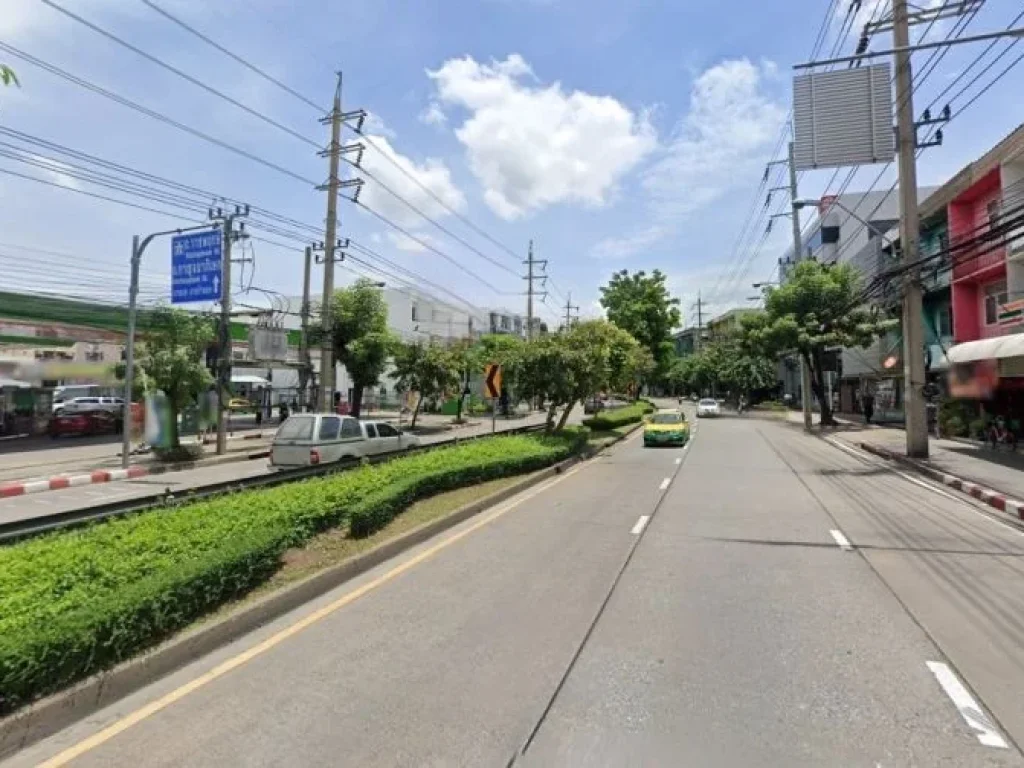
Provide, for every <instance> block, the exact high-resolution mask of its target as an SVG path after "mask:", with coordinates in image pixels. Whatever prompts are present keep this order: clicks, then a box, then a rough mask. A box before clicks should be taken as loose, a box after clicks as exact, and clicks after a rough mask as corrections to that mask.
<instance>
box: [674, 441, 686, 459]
mask: <svg viewBox="0 0 1024 768" xmlns="http://www.w3.org/2000/svg"><path fill="white" fill-rule="evenodd" d="M683 450H686V446H685V445H684V446H683ZM682 463H683V457H682V456H676V464H682Z"/></svg>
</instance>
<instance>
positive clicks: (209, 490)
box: [0, 424, 544, 543]
mask: <svg viewBox="0 0 1024 768" xmlns="http://www.w3.org/2000/svg"><path fill="white" fill-rule="evenodd" d="M542 429H544V425H543V424H531V425H528V426H523V427H513V428H511V429H503V430H499V431H498V432H497V433H493V434H492V433H491V432H486V433H483V434H479V435H470V436H469V437H453V438H450V439H448V440H438V441H437V442H433V443H428V444H427V445H419V446H416V447H415V448H408V449H404V450H400V451H390V452H388V453H381V454H377V455H376V456H367V457H366V458H365V459H352V460H347V461H338V462H333V463H331V464H319V465H316V466H311V467H298V468H296V469H282V470H277V471H275V472H271V473H268V474H266V475H257V476H256V477H246V478H240V479H237V480H223V481H220V482H217V483H208V484H206V485H199V486H196V487H194V488H187V489H184V490H182V491H181V492H179V493H178V494H174V493H169V492H168V491H161V492H159V493H153V494H150V495H148V496H140V497H137V498H134V499H126V500H123V501H113V502H109V503H106V504H97V505H95V506H91V507H81V508H79V509H72V510H68V511H66V512H57V513H54V514H52V515H44V516H41V517H34V518H29V519H27V520H13V521H10V522H3V523H0V543H10V542H11V541H15V540H18V539H25V538H29V537H32V536H38V535H40V534H43V533H48V532H50V531H56V530H65V529H68V528H73V527H77V526H81V525H87V524H89V523H93V522H98V521H101V520H108V519H110V518H113V517H122V516H124V515H130V514H134V513H136V512H145V511H149V510H154V509H166V510H168V511H171V510H174V509H176V508H177V507H178V506H179V505H180V504H182V503H183V502H189V501H197V500H199V499H207V498H210V497H212V496H218V495H220V494H224V493H232V492H235V491H240V490H249V489H251V488H271V487H273V486H276V485H284V484H286V483H293V482H298V481H300V480H307V479H309V478H311V477H323V476H325V475H331V474H335V473H337V472H346V471H348V470H350V469H354V468H355V467H359V466H362V465H363V464H364V463H369V464H381V463H383V462H386V461H390V460H391V459H395V458H401V457H402V456H408V455H410V454H413V453H423V452H425V451H430V450H432V449H434V448H441V447H444V446H446V445H454V444H456V443H463V442H467V441H471V440H481V439H483V438H487V437H493V436H494V435H495V434H497V435H517V434H523V433H526V432H539V431H541V430H542Z"/></svg>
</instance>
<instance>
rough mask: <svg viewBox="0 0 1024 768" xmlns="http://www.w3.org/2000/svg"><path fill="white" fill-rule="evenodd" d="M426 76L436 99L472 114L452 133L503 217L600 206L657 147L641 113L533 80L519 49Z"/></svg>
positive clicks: (451, 63)
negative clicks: (561, 206) (564, 206)
mask: <svg viewBox="0 0 1024 768" xmlns="http://www.w3.org/2000/svg"><path fill="white" fill-rule="evenodd" d="M427 74H428V75H429V77H430V78H431V79H432V80H433V81H434V84H435V86H436V88H437V99H438V101H439V102H441V103H445V104H451V105H455V106H459V107H463V108H464V109H466V110H468V111H469V113H470V114H469V117H468V118H467V119H466V120H465V122H463V123H462V125H461V126H459V128H458V129H456V131H455V135H456V136H457V137H458V139H459V141H460V142H462V144H463V145H464V146H465V148H466V152H467V155H468V160H469V166H470V169H471V170H472V171H473V173H474V174H475V175H476V177H477V178H478V179H479V180H480V182H481V183H482V184H483V186H484V200H485V201H486V202H487V204H488V205H489V206H490V208H491V209H492V210H493V211H494V212H495V213H497V214H498V215H499V216H501V217H502V218H504V219H515V218H518V217H520V216H523V215H525V214H527V213H529V212H531V211H535V210H538V209H541V208H544V207H547V206H549V205H553V204H556V203H564V202H582V203H584V204H587V205H593V206H600V205H603V204H604V203H605V202H606V200H607V198H608V195H609V194H610V193H611V192H612V191H613V190H614V188H615V184H616V182H618V181H619V179H621V178H622V176H623V175H625V174H626V173H628V172H629V171H630V170H631V169H633V168H634V167H635V166H636V165H637V163H639V162H640V160H641V159H642V158H643V157H644V156H645V155H647V154H648V153H649V152H650V151H651V150H653V149H654V147H655V146H656V144H657V140H656V137H655V133H654V130H653V128H651V126H650V124H649V122H648V120H647V118H646V116H645V115H642V114H641V115H637V114H634V113H633V112H632V111H630V110H629V109H628V108H627V107H626V106H624V105H623V104H622V103H620V102H619V101H617V100H616V99H614V98H612V97H609V96H595V95H593V94H590V93H586V92H583V91H572V92H571V93H567V92H565V91H564V90H563V89H562V86H561V85H560V84H559V83H557V82H556V83H553V84H551V85H548V86H543V85H538V84H536V78H535V76H534V74H533V71H532V70H531V69H530V67H529V65H528V64H527V63H526V61H525V60H524V59H523V57H522V56H520V55H518V54H512V55H510V56H508V58H506V59H505V60H504V61H492V62H491V63H489V64H481V63H479V62H477V61H476V60H475V59H473V58H472V57H470V56H466V57H464V58H461V59H449V60H448V61H446V62H444V64H442V65H441V67H440V68H439V69H437V70H436V71H428V72H427ZM525 80H530V81H531V82H524V81H525Z"/></svg>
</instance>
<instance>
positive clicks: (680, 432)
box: [644, 410, 690, 446]
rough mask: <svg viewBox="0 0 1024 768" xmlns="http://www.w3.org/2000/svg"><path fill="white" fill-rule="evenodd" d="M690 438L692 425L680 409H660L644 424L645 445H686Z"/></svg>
mask: <svg viewBox="0 0 1024 768" xmlns="http://www.w3.org/2000/svg"><path fill="white" fill-rule="evenodd" d="M689 439H690V425H689V424H687V423H686V417H685V416H684V415H683V414H682V413H680V412H679V411H675V410H671V411H670V410H666V411H658V412H657V413H656V414H654V415H653V416H651V417H650V418H648V419H647V423H646V424H644V445H645V446H651V445H686V441H687V440H689Z"/></svg>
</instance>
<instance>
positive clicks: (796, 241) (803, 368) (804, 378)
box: [789, 142, 824, 432]
mask: <svg viewBox="0 0 1024 768" xmlns="http://www.w3.org/2000/svg"><path fill="white" fill-rule="evenodd" d="M799 200H800V197H799V195H797V188H796V163H794V162H793V142H789V201H790V207H791V208H792V215H791V218H792V223H793V261H794V262H799V261H800V257H801V256H802V255H803V250H804V241H803V238H802V237H801V236H800V205H799ZM819 373H821V374H822V375H824V372H822V371H819ZM800 404H801V406H802V407H803V411H804V429H806V430H807V431H808V432H810V431H811V426H812V425H813V423H814V420H813V418H812V415H811V369H810V368H809V367H808V365H807V361H806V360H804V356H803V355H800Z"/></svg>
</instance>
